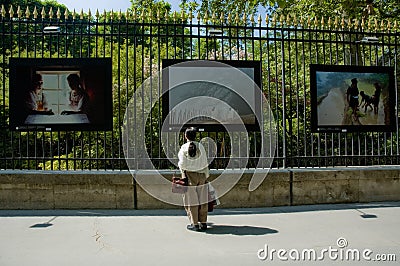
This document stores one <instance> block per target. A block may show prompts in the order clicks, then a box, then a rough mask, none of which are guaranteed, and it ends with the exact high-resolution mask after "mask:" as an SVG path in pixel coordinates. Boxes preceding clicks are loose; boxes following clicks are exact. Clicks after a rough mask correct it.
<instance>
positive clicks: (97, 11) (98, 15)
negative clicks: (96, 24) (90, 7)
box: [94, 8, 100, 20]
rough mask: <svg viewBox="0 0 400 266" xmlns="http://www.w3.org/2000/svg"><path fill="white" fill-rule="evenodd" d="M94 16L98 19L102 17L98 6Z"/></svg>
mask: <svg viewBox="0 0 400 266" xmlns="http://www.w3.org/2000/svg"><path fill="white" fill-rule="evenodd" d="M94 16H95V17H96V19H97V20H98V19H99V17H100V12H99V9H98V8H96V14H95V15H94Z"/></svg>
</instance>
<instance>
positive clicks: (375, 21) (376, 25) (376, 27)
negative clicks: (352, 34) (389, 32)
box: [374, 18, 378, 30]
mask: <svg viewBox="0 0 400 266" xmlns="http://www.w3.org/2000/svg"><path fill="white" fill-rule="evenodd" d="M374 24H375V25H374V26H375V30H377V29H378V20H377V19H376V18H374Z"/></svg>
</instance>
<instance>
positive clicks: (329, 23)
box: [327, 17, 332, 29]
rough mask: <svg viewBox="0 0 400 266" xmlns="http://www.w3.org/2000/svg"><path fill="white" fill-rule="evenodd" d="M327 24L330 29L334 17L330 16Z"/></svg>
mask: <svg viewBox="0 0 400 266" xmlns="http://www.w3.org/2000/svg"><path fill="white" fill-rule="evenodd" d="M327 26H328V29H330V28H331V26H332V19H331V17H329V18H328V23H327Z"/></svg>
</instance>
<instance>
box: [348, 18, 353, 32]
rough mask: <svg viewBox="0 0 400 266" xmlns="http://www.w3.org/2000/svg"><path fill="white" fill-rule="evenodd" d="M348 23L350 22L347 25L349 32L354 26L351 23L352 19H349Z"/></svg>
mask: <svg viewBox="0 0 400 266" xmlns="http://www.w3.org/2000/svg"><path fill="white" fill-rule="evenodd" d="M347 21H348V23H347V28H348V29H349V30H351V27H353V24H352V23H351V18H349V19H348V20H347Z"/></svg>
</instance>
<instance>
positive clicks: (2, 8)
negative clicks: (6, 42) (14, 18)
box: [1, 5, 7, 18]
mask: <svg viewBox="0 0 400 266" xmlns="http://www.w3.org/2000/svg"><path fill="white" fill-rule="evenodd" d="M6 13H7V12H6V9H5V8H4V5H1V16H2V17H3V18H5V17H6Z"/></svg>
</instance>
